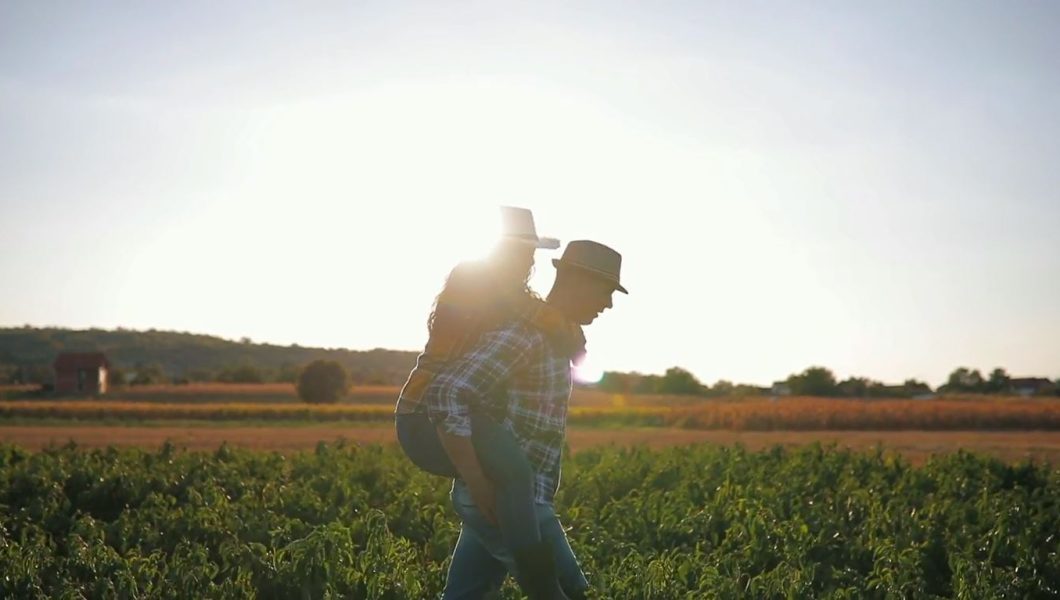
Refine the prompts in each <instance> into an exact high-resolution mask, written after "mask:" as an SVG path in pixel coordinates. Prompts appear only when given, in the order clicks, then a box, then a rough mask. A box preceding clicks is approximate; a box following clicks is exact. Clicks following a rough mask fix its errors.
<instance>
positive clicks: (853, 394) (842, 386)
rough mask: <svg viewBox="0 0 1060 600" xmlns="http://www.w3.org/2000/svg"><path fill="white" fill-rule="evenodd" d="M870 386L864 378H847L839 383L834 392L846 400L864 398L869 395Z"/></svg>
mask: <svg viewBox="0 0 1060 600" xmlns="http://www.w3.org/2000/svg"><path fill="white" fill-rule="evenodd" d="M871 384H872V382H871V381H869V380H868V379H867V378H865V377H849V378H847V379H844V380H843V381H840V382H839V384H838V385H837V386H836V390H837V392H838V393H839V395H840V396H844V397H847V398H865V397H868V395H869V387H870V385H871Z"/></svg>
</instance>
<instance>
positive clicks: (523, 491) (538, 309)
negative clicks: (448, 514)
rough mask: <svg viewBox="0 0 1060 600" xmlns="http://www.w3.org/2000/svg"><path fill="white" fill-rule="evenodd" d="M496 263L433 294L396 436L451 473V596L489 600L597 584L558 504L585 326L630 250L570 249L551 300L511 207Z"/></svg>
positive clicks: (535, 241) (522, 219) (457, 274)
mask: <svg viewBox="0 0 1060 600" xmlns="http://www.w3.org/2000/svg"><path fill="white" fill-rule="evenodd" d="M501 214H502V217H503V224H504V234H503V236H502V238H501V240H500V241H499V242H498V243H497V245H496V247H495V248H494V250H493V251H492V253H491V254H490V255H489V257H488V258H487V259H485V260H483V261H481V262H468V263H461V264H459V265H457V266H456V267H455V268H454V269H453V270H452V272H451V273H450V274H449V277H448V279H447V280H446V283H445V286H444V287H443V289H442V291H441V293H440V294H439V295H438V297H437V299H436V300H435V304H434V310H433V311H432V313H431V316H430V318H429V320H428V332H429V335H428V340H427V345H426V347H425V348H424V351H423V353H422V354H420V356H419V358H418V359H417V362H416V367H415V368H414V369H413V370H412V373H410V374H409V378H408V381H407V382H406V383H405V386H404V388H403V389H402V391H401V396H400V398H399V400H398V403H397V408H396V413H397V414H396V422H397V436H398V440H399V442H400V444H401V447H402V448H403V449H404V451H405V453H406V454H407V455H408V457H409V458H410V459H411V460H412V462H413V463H415V464H416V465H417V466H419V467H420V468H422V469H424V470H426V471H428V472H430V473H434V474H437V475H442V476H445V477H451V478H453V479H454V482H453V488H452V493H451V498H452V502H453V506H454V508H455V509H456V512H457V514H458V515H459V516H460V519H461V522H462V527H461V530H460V537H459V539H458V540H457V543H456V548H455V549H454V550H453V557H452V562H451V564H450V566H449V573H448V578H447V581H446V585H445V593H444V595H443V598H444V599H445V600H457V599H460V600H465V599H475V598H482V597H484V596H485V595H486V594H487V593H489V592H491V591H494V590H497V589H499V588H500V587H501V584H502V583H503V582H504V579H505V577H506V576H507V575H508V574H511V575H513V576H514V577H515V579H516V581H517V582H518V584H519V586H520V587H521V588H522V589H523V591H524V592H525V593H526V594H527V595H528V596H529V597H530V598H531V599H534V600H536V599H539V598H540V599H549V600H552V599H564V598H583V597H584V596H585V592H586V590H587V589H588V587H589V584H588V582H587V581H586V579H585V575H584V574H583V573H582V571H581V568H580V567H579V566H578V561H577V559H576V558H575V556H574V552H573V551H572V550H571V547H570V545H569V544H568V543H567V538H566V535H565V534H564V532H563V528H562V526H561V525H560V522H559V519H558V517H557V516H556V512H555V509H554V507H553V498H554V496H555V494H556V490H557V488H558V486H559V479H560V459H561V457H562V453H563V444H564V437H565V431H566V421H567V407H568V404H569V402H570V394H571V390H572V374H571V369H572V362H575V361H577V360H578V359H579V358H580V356H581V355H582V354H583V353H584V351H585V350H584V348H585V338H584V336H583V334H582V326H584V325H588V324H590V323H592V322H593V321H594V320H595V319H596V317H597V316H599V315H600V313H601V312H603V311H604V310H605V309H608V308H611V298H612V295H613V294H614V292H615V291H620V292H623V293H626V290H625V288H623V287H622V285H621V283H620V279H619V272H620V268H621V260H622V259H621V256H620V255H619V254H618V253H617V252H615V251H614V250H612V249H610V248H608V247H607V246H604V245H602V244H599V243H596V242H591V241H574V242H570V243H569V244H568V245H567V247H566V249H565V250H564V252H563V255H562V257H561V258H560V259H555V260H553V261H552V262H553V264H554V265H555V267H556V279H555V283H554V285H553V286H552V291H551V292H550V293H549V294H548V297H547V298H546V299H541V298H540V297H539V296H538V295H536V294H535V293H534V292H533V291H531V290H530V288H529V285H528V280H529V278H530V272H531V269H532V267H533V265H534V253H535V251H536V250H537V249H540V248H547V249H556V248H558V247H559V242H558V241H556V240H553V239H549V238H539V237H538V235H537V231H536V228H535V226H534V220H533V215H532V214H531V213H530V211H528V210H526V209H518V208H509V207H504V208H502V209H501Z"/></svg>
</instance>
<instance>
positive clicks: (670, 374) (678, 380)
mask: <svg viewBox="0 0 1060 600" xmlns="http://www.w3.org/2000/svg"><path fill="white" fill-rule="evenodd" d="M657 391H658V392H659V393H660V394H679V395H688V396H692V395H699V394H702V393H703V391H704V389H703V384H702V383H700V382H699V380H698V379H696V376H695V375H693V374H692V373H690V372H688V371H686V370H685V369H682V368H681V367H671V368H669V369H667V370H666V374H664V375H663V376H662V379H661V380H660V381H659V386H658V388H657Z"/></svg>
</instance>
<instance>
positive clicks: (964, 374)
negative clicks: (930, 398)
mask: <svg viewBox="0 0 1060 600" xmlns="http://www.w3.org/2000/svg"><path fill="white" fill-rule="evenodd" d="M940 389H941V390H942V391H944V392H981V391H983V389H984V382H983V375H982V374H981V373H979V370H978V369H975V370H971V369H969V368H967V367H959V368H957V369H955V370H954V371H953V372H952V373H950V376H949V379H947V380H946V384H945V385H943V386H942V388H940Z"/></svg>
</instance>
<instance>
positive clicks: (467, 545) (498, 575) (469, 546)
mask: <svg viewBox="0 0 1060 600" xmlns="http://www.w3.org/2000/svg"><path fill="white" fill-rule="evenodd" d="M507 576H508V568H507V567H505V566H504V564H503V563H501V562H500V561H499V560H497V559H496V558H494V557H493V555H492V554H490V553H489V551H488V550H486V548H485V546H483V545H482V542H480V541H479V540H478V538H477V537H475V536H474V535H472V534H471V533H470V532H469V531H468V530H467V528H462V529H461V530H460V537H459V538H458V539H457V541H456V549H455V550H453V560H452V562H450V563H449V573H448V575H447V576H446V579H445V591H444V592H443V593H442V600H481V599H482V598H485V597H486V594H489V593H490V592H494V591H497V590H499V589H500V588H501V584H503V583H504V578H505V577H507Z"/></svg>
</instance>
